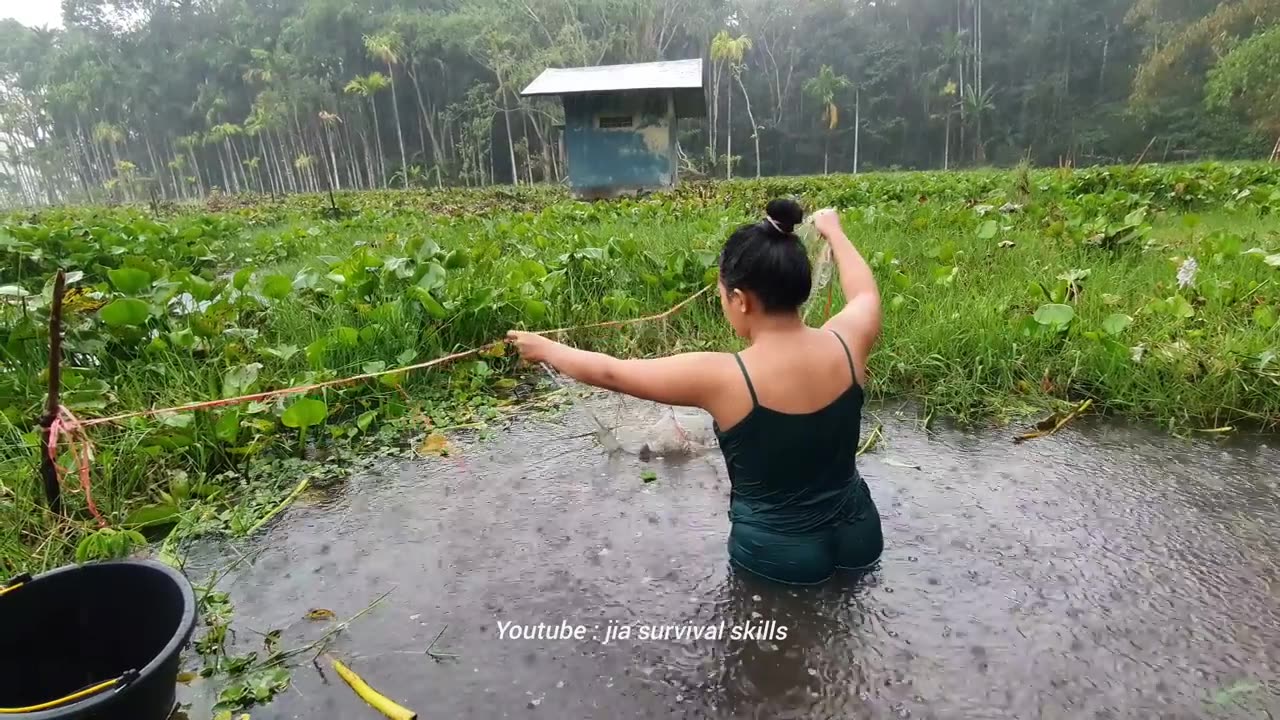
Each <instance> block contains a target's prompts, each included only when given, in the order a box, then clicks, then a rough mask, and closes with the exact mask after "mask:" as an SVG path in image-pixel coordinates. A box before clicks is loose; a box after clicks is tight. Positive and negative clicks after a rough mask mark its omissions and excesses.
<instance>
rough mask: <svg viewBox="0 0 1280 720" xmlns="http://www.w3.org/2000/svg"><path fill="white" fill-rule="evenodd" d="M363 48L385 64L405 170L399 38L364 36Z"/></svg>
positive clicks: (406, 182)
mask: <svg viewBox="0 0 1280 720" xmlns="http://www.w3.org/2000/svg"><path fill="white" fill-rule="evenodd" d="M364 48H365V50H367V51H368V52H369V54H370V55H372V56H374V57H376V58H377V59H379V60H381V61H382V62H384V63H386V64H387V75H388V76H390V78H391V107H392V109H393V110H394V111H395V114H396V139H397V140H398V141H399V142H400V167H402V168H406V167H408V166H409V156H408V155H406V154H405V151H404V132H403V131H402V130H401V129H400V105H399V104H398V103H397V101H396V71H395V66H396V65H397V64H399V62H400V56H399V53H400V38H399V36H397V35H396V34H395V33H383V34H381V35H365V36H364ZM404 187H405V189H408V187H409V180H408V177H407V176H406V178H405V182H404Z"/></svg>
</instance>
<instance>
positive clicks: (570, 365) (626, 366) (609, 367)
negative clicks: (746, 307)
mask: <svg viewBox="0 0 1280 720" xmlns="http://www.w3.org/2000/svg"><path fill="white" fill-rule="evenodd" d="M507 340H508V341H510V342H512V343H514V344H515V346H516V348H517V349H518V350H519V351H520V354H521V356H523V357H524V359H526V360H528V361H529V362H545V363H547V364H548V365H551V366H552V367H554V368H555V369H556V370H559V371H560V372H562V373H564V374H565V375H568V376H569V377H571V378H573V379H575V380H577V381H578V382H582V383H586V384H588V385H594V386H595V387H599V388H604V389H605V390H612V391H614V392H620V393H625V394H627V395H631V396H633V397H637V398H640V399H641V400H650V401H653V402H658V403H663V404H664V405H679V406H682V407H698V408H703V409H707V404H708V402H709V401H710V399H711V398H713V397H714V396H715V394H716V390H717V389H716V387H715V382H716V378H717V377H718V375H717V373H716V369H717V367H718V365H719V363H720V362H721V361H722V358H721V357H720V355H718V354H716V353H685V354H683V355H672V356H670V357H665V358H658V359H656V360H622V359H620V358H615V357H613V356H610V355H605V354H603V353H594V352H587V351H586V350H577V349H575V348H571V347H569V346H567V345H562V344H561V343H558V342H554V341H552V340H549V339H547V338H545V337H543V336H541V335H535V334H533V333H526V332H518V331H512V332H510V333H508V334H507Z"/></svg>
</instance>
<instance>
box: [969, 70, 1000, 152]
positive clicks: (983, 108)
mask: <svg viewBox="0 0 1280 720" xmlns="http://www.w3.org/2000/svg"><path fill="white" fill-rule="evenodd" d="M994 97H995V87H994V86H992V87H986V88H983V89H982V91H981V92H977V91H975V90H974V89H973V86H972V85H966V86H965V92H964V101H963V107H964V110H965V112H966V114H967V115H968V116H969V117H971V118H973V123H974V143H973V145H974V147H973V161H974V162H975V163H981V162H983V161H985V160H986V159H987V149H986V147H985V146H984V145H983V143H982V116H983V114H985V113H989V112H991V111H993V110H995V109H996V104H995V102H994V100H993V98H994Z"/></svg>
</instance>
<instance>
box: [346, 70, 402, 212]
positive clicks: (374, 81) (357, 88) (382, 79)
mask: <svg viewBox="0 0 1280 720" xmlns="http://www.w3.org/2000/svg"><path fill="white" fill-rule="evenodd" d="M390 84H391V83H390V82H389V81H388V80H387V77H386V76H385V75H383V74H382V73H380V72H373V73H369V74H368V75H365V76H363V77H360V76H356V78H355V79H353V80H352V81H351V82H349V83H347V87H346V88H345V90H346V92H348V93H351V94H352V95H359V96H360V97H363V98H367V99H368V100H369V107H370V108H371V109H372V110H373V138H374V140H375V141H376V144H377V147H378V160H379V163H380V164H383V163H385V160H384V158H383V152H382V134H381V133H379V132H378V104H377V103H376V102H374V97H373V96H374V95H376V94H378V93H379V92H380V91H382V90H385V89H387V88H388V87H389V86H390ZM398 121H399V120H398V118H397V122H398ZM386 186H387V172H386V167H385V165H383V167H382V187H384V188H385V187H386Z"/></svg>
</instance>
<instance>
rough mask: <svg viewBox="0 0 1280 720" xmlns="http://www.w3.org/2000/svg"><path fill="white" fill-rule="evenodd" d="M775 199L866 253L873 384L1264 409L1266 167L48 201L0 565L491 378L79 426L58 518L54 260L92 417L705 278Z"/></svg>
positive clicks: (45, 556) (651, 334)
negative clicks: (87, 458) (116, 203)
mask: <svg viewBox="0 0 1280 720" xmlns="http://www.w3.org/2000/svg"><path fill="white" fill-rule="evenodd" d="M776 195H796V196H799V197H800V198H801V199H802V200H803V201H804V202H805V203H806V204H807V205H809V206H811V207H818V206H823V205H833V206H836V207H839V208H841V209H842V210H843V211H844V215H845V219H846V225H847V229H848V231H849V235H850V237H851V238H852V239H853V240H854V242H856V243H857V244H858V246H859V247H860V248H861V249H862V250H863V252H864V254H866V255H867V257H868V258H869V260H870V261H871V262H872V264H873V266H874V268H875V271H876V274H877V277H878V279H879V281H880V284H881V287H882V290H883V293H884V297H885V308H886V319H885V328H886V330H885V334H884V340H883V342H882V344H881V346H880V347H879V348H878V350H877V352H876V353H875V355H874V356H873V358H872V361H871V373H872V376H873V378H874V380H873V384H872V387H871V390H872V391H873V393H875V394H876V395H880V396H908V397H912V398H915V399H917V400H919V401H921V402H923V403H924V405H925V406H927V407H928V409H929V411H930V412H932V413H935V414H938V415H947V416H952V417H956V418H960V419H965V420H977V419H980V418H989V417H993V416H995V417H1008V416H1011V415H1014V414H1019V413H1024V412H1028V411H1030V410H1033V409H1039V408H1043V407H1045V406H1050V405H1054V404H1056V403H1061V402H1066V401H1075V400H1079V399H1082V398H1086V397H1088V398H1093V399H1094V400H1095V403H1096V404H1097V405H1098V406H1099V407H1103V408H1106V409H1108V410H1111V411H1114V412H1118V413H1123V414H1125V415H1129V416H1134V417H1142V418H1148V419H1151V420H1154V421H1158V422H1162V423H1165V424H1167V425H1169V426H1171V427H1175V428H1208V427H1214V428H1216V427H1220V426H1224V425H1229V424H1233V423H1237V422H1241V421H1248V422H1251V423H1256V424H1262V425H1273V424H1274V423H1275V422H1276V421H1277V419H1280V357H1278V355H1277V354H1278V353H1280V330H1278V329H1277V308H1280V287H1278V286H1277V280H1280V276H1278V273H1280V267H1277V266H1280V167H1277V166H1267V165H1220V164H1213V165H1197V166H1172V167H1159V166H1144V167H1141V168H1111V169H1091V170H1086V171H1079V172H1059V171H1038V172H1028V171H1020V172H994V171H983V172H973V173H904V174H888V175H869V176H856V177H847V176H842V177H831V178H786V179H768V180H761V181H747V182H734V183H716V184H691V185H686V186H683V187H682V188H680V189H679V190H677V191H675V192H673V193H670V194H665V195H659V196H654V197H650V198H645V199H642V200H633V201H618V202H613V203H599V204H581V203H575V202H571V201H569V200H567V199H566V198H565V197H564V196H563V194H562V192H561V191H560V190H558V189H554V188H518V189H511V188H499V189H488V190H483V191H479V190H466V191H447V192H440V191H434V192H424V193H402V192H384V193H362V194H348V195H342V196H339V197H338V198H337V204H336V205H337V207H336V211H335V209H334V208H333V207H331V206H330V202H329V199H328V198H327V197H324V196H303V197H296V198H289V199H287V200H284V201H279V202H261V201H258V200H240V199H223V200H219V201H217V203H218V204H217V205H215V206H213V207H201V208H168V209H163V208H162V209H161V210H162V211H161V213H160V214H159V215H158V216H156V215H153V213H152V212H151V211H150V210H144V209H128V208H123V209H95V208H78V209H62V210H49V211H43V212H40V213H36V214H21V215H13V216H10V217H8V218H5V219H3V220H2V221H0V254H2V255H3V256H4V262H3V269H2V270H0V300H3V304H2V305H0V352H2V353H3V355H2V358H3V363H4V364H3V371H2V372H0V576H4V575H7V574H10V573H13V572H16V571H18V570H22V569H31V570H39V569H41V568H42V567H46V566H49V565H56V564H58V563H60V562H63V561H65V560H66V559H67V558H68V557H71V556H72V555H73V554H75V553H76V552H77V551H78V552H79V554H80V555H81V556H82V557H98V556H108V555H111V554H115V553H119V552H122V551H123V550H125V549H127V548H128V546H129V545H130V544H131V543H134V542H137V541H138V540H139V539H140V538H139V537H138V536H137V535H134V534H132V533H131V532H121V530H128V529H129V528H133V529H134V530H136V531H139V532H143V531H147V530H167V529H169V528H172V527H175V526H176V527H177V528H178V531H177V532H176V533H174V534H171V535H169V537H170V539H171V541H172V539H173V538H175V537H185V536H189V535H191V534H196V533H202V532H226V533H231V534H237V533H243V532H246V531H249V530H251V529H253V528H254V527H256V526H257V524H258V522H260V521H261V519H262V518H263V517H265V516H267V515H268V514H269V513H270V512H271V511H272V509H274V508H275V507H276V506H277V505H278V503H279V502H280V500H281V498H283V497H284V496H285V495H286V494H287V493H288V492H289V491H290V490H291V489H292V488H293V487H295V486H296V484H297V482H298V480H299V479H301V478H304V477H306V476H308V475H312V476H315V477H325V476H329V475H331V474H333V473H334V472H337V471H339V470H337V469H338V468H340V467H341V466H342V463H334V462H325V458H326V457H328V458H330V459H332V458H333V456H334V455H337V456H351V455H354V454H356V453H357V452H360V451H362V450H363V449H364V448H366V447H368V446H371V447H372V448H374V449H382V448H404V447H406V438H408V439H410V441H411V442H412V444H413V445H416V444H417V442H419V441H421V440H422V439H423V438H431V437H432V436H433V435H435V434H436V433H438V432H439V431H440V430H441V429H444V428H450V427H456V426H458V425H477V424H483V423H486V422H492V421H493V420H494V419H496V418H498V417H499V416H500V415H501V414H502V413H503V412H504V409H505V407H507V406H508V405H510V404H511V403H513V402H514V401H515V398H514V394H515V393H517V392H518V391H519V389H518V388H515V387H513V386H514V381H513V380H512V379H511V374H512V371H513V363H512V361H511V359H510V358H507V357H501V356H487V357H483V358H479V359H476V360H469V361H467V362H464V363H460V364H458V365H455V366H453V367H450V368H447V369H444V370H441V371H437V372H428V373H419V374H412V375H406V376H398V375H392V376H389V377H388V378H386V379H384V380H383V381H381V382H370V383H365V384H363V385H360V386H354V387H348V388H342V389H331V390H327V391H325V392H323V393H316V394H314V395H312V396H310V397H307V398H290V399H287V400H282V401H278V402H271V403H257V404H250V405H247V406H243V407H239V408H222V409H218V410H214V411H210V412H205V413H198V414H186V415H174V416H169V417H163V418H158V419H154V420H136V421H129V422H126V423H122V424H120V425H118V426H111V427H103V428H99V429H97V430H95V431H94V433H93V439H94V442H95V444H96V446H97V450H98V457H97V459H96V462H95V464H94V487H95V493H96V499H97V500H98V503H99V505H100V507H101V508H102V510H103V512H104V513H105V515H106V516H107V518H108V519H109V521H110V522H111V524H112V528H111V529H110V530H108V531H105V532H104V531H95V530H93V526H92V525H91V524H89V523H88V522H87V521H86V516H85V513H84V508H83V499H82V498H80V497H78V496H75V495H71V496H69V497H68V502H69V503H70V509H69V513H70V519H60V518H53V517H50V516H49V515H48V514H47V513H43V512H41V511H40V509H39V508H40V502H39V488H38V484H37V481H36V475H37V473H36V470H37V467H38V457H39V455H38V443H39V434H38V432H37V429H36V427H35V425H34V420H35V418H37V417H38V415H39V414H40V407H41V403H42V398H43V387H42V383H43V372H44V366H45V352H46V347H47V341H48V338H47V330H46V329H45V328H46V327H47V320H48V297H49V287H48V283H47V280H48V278H50V277H51V275H52V273H53V271H54V269H55V268H57V267H62V268H65V269H67V270H68V271H71V272H72V277H73V278H74V282H73V284H72V287H73V293H72V297H71V298H70V299H69V301H68V317H67V324H68V333H67V348H68V358H67V366H68V369H67V371H66V373H65V376H64V384H65V387H66V397H65V399H64V402H65V403H66V404H67V405H68V406H69V407H70V408H71V409H72V410H73V411H75V412H76V413H77V414H78V415H80V416H82V417H95V416H103V415H110V414H116V413H120V412H124V411H128V410H132V409H139V408H148V407H166V406H171V405H177V404H181V403H184V402H188V401H192V400H199V399H214V398H220V397H228V396H232V395H239V394H244V393H248V392H255V391H261V390H269V389H275V388H281V387H288V386H293V385H298V384H304V383H314V382H320V381H324V380H329V379H334V378H340V377H346V376H350V375H354V374H358V373H361V372H373V371H378V370H380V369H386V368H394V367H399V366H402V365H405V364H409V363H413V362H422V361H424V360H429V359H431V358H433V357H437V356H440V355H443V354H446V353H449V352H452V351H456V350H458V349H460V348H467V347H474V346H477V345H480V344H483V343H485V342H488V341H490V340H493V339H495V338H497V337H500V336H501V334H502V333H503V332H504V331H505V330H506V329H508V328H510V327H529V328H547V327H560V326H568V325H581V324H587V323H592V322H598V321H602V320H610V319H620V318H627V317H634V316H638V315H643V314H649V313H655V312H660V311H662V310H665V309H666V308H668V307H670V306H671V305H673V304H674V303H676V302H678V301H679V300H680V299H682V298H684V297H686V296H687V295H689V294H690V293H692V292H694V291H696V290H697V289H698V288H700V287H702V286H703V285H705V284H706V283H708V282H712V281H714V277H715V269H714V261H715V257H716V252H717V251H718V249H719V246H720V244H721V243H722V242H723V239H724V237H725V236H726V235H727V234H728V232H729V230H730V229H731V228H732V227H733V226H734V225H736V224H737V223H740V222H744V221H752V220H756V219H758V217H759V212H760V208H762V207H763V205H764V202H765V201H766V200H767V199H769V198H770V197H773V196H776ZM1189 258H1194V259H1195V262H1194V263H1192V262H1189V261H1188V259H1189ZM1193 268H1194V269H1193ZM1180 275H1181V279H1180ZM838 301H839V300H838V298H837V302H838ZM822 304H823V303H821V302H818V303H815V306H816V307H815V309H814V310H813V312H814V313H815V315H814V319H815V320H816V319H818V317H817V314H818V313H821V308H822ZM570 339H571V340H572V341H573V342H575V343H578V344H581V345H584V346H589V347H593V348H595V349H600V350H605V351H612V352H619V353H629V354H639V355H643V354H653V353H660V352H677V351H682V350H695V349H725V348H730V347H733V346H734V340H733V338H732V337H730V334H729V332H728V329H727V327H726V326H725V324H724V323H723V321H722V320H721V318H720V316H719V309H718V307H717V305H716V303H715V301H714V299H713V298H707V299H706V301H705V302H701V303H698V304H696V305H694V306H692V307H690V308H689V309H688V311H687V312H684V313H682V314H680V315H679V316H677V317H676V318H674V319H672V320H670V321H668V322H665V323H658V324H653V325H644V326H638V327H636V328H633V329H628V330H625V331H619V330H616V329H608V330H593V331H587V332H583V333H579V334H577V335H576V336H574V337H572V338H570ZM427 444H428V445H430V443H427ZM300 451H301V452H300ZM299 454H301V455H303V457H302V458H299V457H298V456H299ZM63 462H64V463H65V464H68V465H70V464H71V458H70V457H69V456H68V457H66V458H64V459H63Z"/></svg>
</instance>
